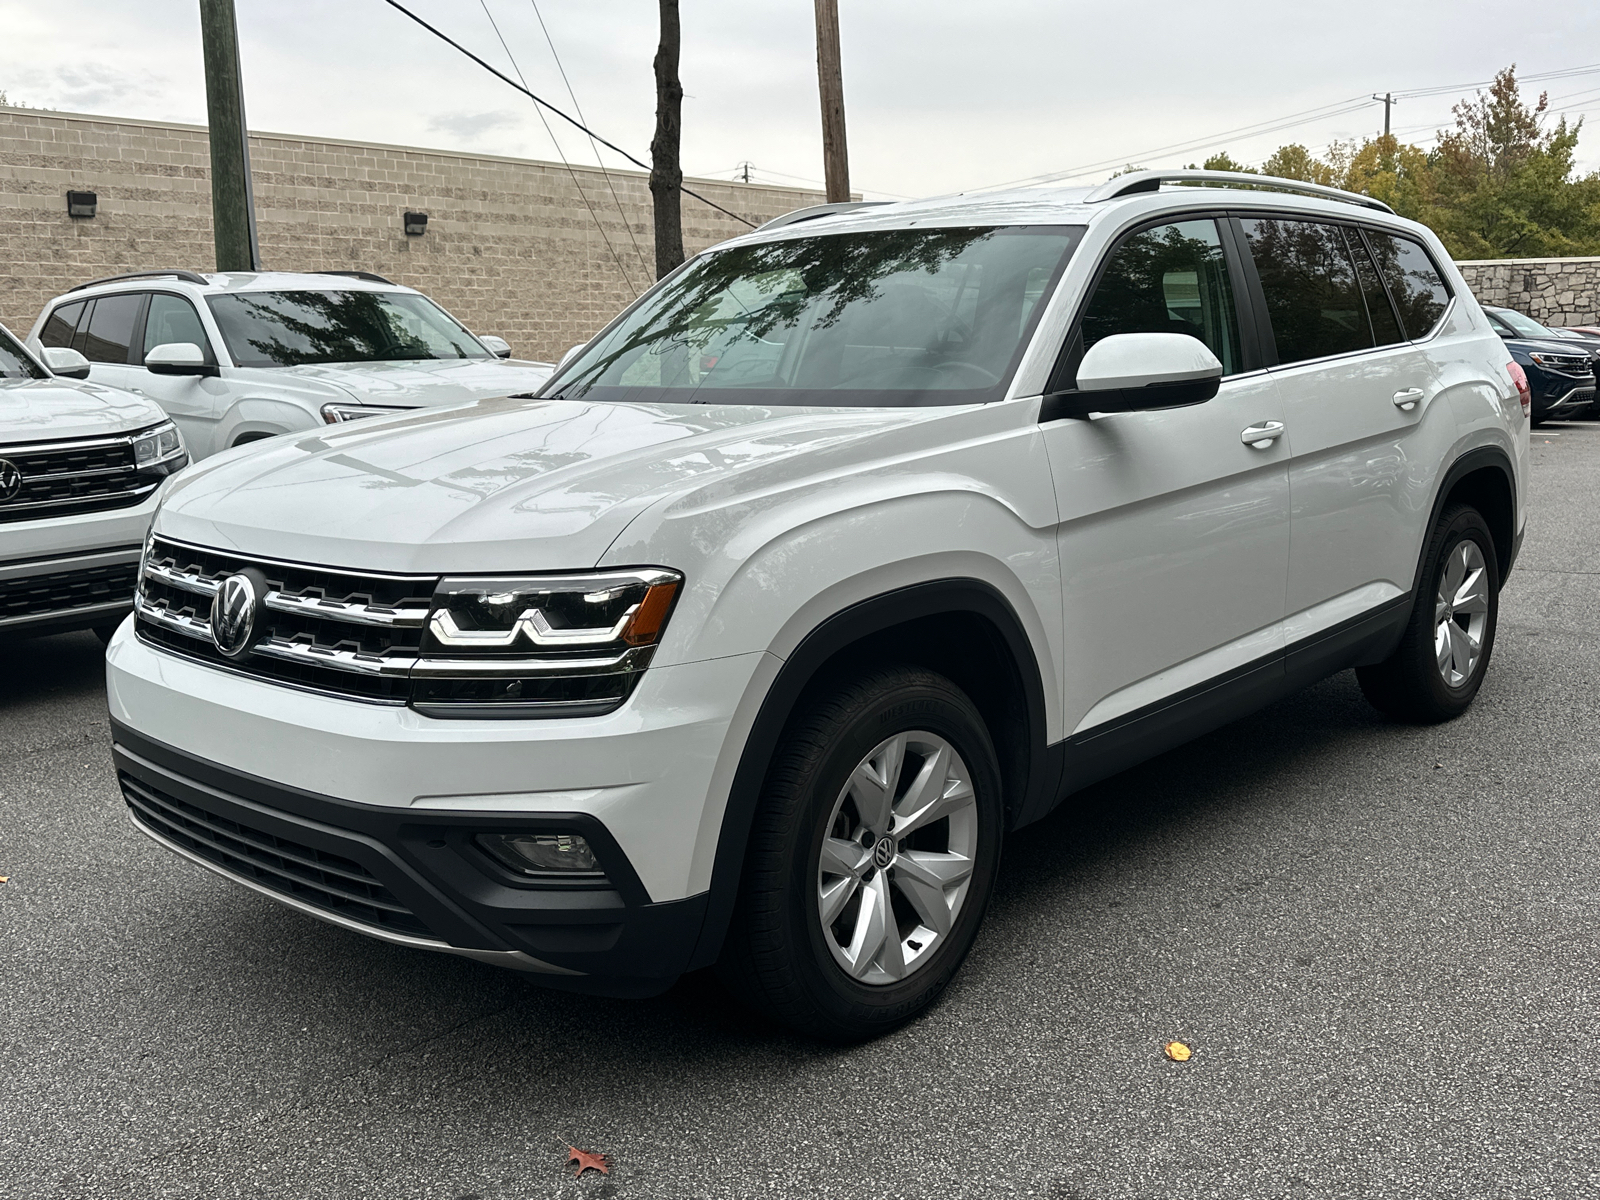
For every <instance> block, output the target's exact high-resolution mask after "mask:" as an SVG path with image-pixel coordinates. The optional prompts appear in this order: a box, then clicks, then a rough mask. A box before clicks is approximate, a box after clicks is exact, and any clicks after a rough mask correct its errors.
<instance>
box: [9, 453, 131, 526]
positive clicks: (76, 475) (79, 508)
mask: <svg viewBox="0 0 1600 1200" xmlns="http://www.w3.org/2000/svg"><path fill="white" fill-rule="evenodd" d="M141 432H142V431H141ZM136 436H137V435H135V434H119V435H117V436H115V437H91V438H79V439H75V440H68V441H56V442H32V443H29V442H21V443H16V442H13V443H10V444H8V445H4V446H0V459H5V460H6V461H7V462H9V463H11V464H12V465H13V466H15V467H16V468H17V470H18V471H19V472H20V473H21V475H22V485H21V487H20V489H19V490H18V491H17V492H16V494H15V495H13V496H12V497H11V498H10V499H9V500H0V522H10V521H26V520H29V519H31V518H34V517H37V516H44V515H50V516H55V515H63V516H66V515H72V514H74V513H80V512H102V511H105V510H107V509H117V508H128V507H130V506H132V505H135V504H138V503H140V502H141V501H142V500H144V499H145V498H146V497H148V496H149V495H150V494H151V493H152V492H154V491H155V490H156V488H157V487H159V486H160V483H161V481H160V480H159V479H155V478H151V477H149V476H147V475H142V474H140V472H139V467H138V464H137V463H136V462H135V461H134V456H133V443H134V438H135V437H136Z"/></svg>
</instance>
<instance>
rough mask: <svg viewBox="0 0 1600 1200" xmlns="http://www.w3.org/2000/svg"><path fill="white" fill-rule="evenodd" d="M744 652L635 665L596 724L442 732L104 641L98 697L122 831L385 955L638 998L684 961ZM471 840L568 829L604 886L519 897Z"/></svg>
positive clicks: (398, 715)
mask: <svg viewBox="0 0 1600 1200" xmlns="http://www.w3.org/2000/svg"><path fill="white" fill-rule="evenodd" d="M765 657H766V656H764V655H759V654H756V655H741V656H733V657H730V658H727V659H715V660H711V661H708V662H701V663H693V664H681V665H677V666H669V667H655V668H652V669H650V670H649V671H647V672H645V675H644V677H643V678H642V679H641V681H640V684H639V687H638V689H637V690H636V691H635V692H634V695H633V697H632V698H631V699H630V700H629V702H628V703H627V704H626V705H624V706H623V708H621V709H619V710H618V711H616V712H614V713H611V714H608V715H606V716H603V717H594V718H573V719H570V720H560V721H555V720H546V721H507V720H500V721H476V720H466V721H461V720H449V721H445V720H434V719H430V718H428V717H424V716H422V715H420V714H418V713H416V712H414V711H412V710H410V709H407V708H401V707H397V706H392V705H378V704H369V703H363V702H361V701H356V700H348V699H341V698H336V697H330V696H326V695H321V694H316V693H309V692H302V691H297V690H294V689H292V688H289V687H285V686H282V685H278V684H274V683H270V682H265V681H262V680H258V679H252V678H247V677H242V676H238V675H234V674H232V673H229V672H224V671H220V670H215V669H212V668H210V667H207V666H206V665H204V664H200V663H196V662H193V661H190V660H188V659H186V658H182V657H179V656H177V655H173V654H170V653H167V652H165V651H163V650H161V649H159V648H156V647H153V646H150V645H148V644H146V643H144V642H143V641H141V640H140V639H139V638H138V637H137V635H136V634H135V633H134V632H133V630H132V628H131V627H130V626H124V627H123V628H122V629H121V630H120V631H119V632H118V634H117V636H116V637H115V638H113V640H112V642H111V645H110V646H109V647H108V650H107V695H108V699H109V703H110V709H111V717H112V725H113V733H114V746H115V754H116V762H117V769H118V772H119V778H120V781H121V783H122V786H123V791H124V796H125V798H126V799H127V800H128V804H129V808H130V815H131V816H132V818H133V820H134V822H135V824H136V825H138V826H139V828H140V829H141V830H143V831H144V832H146V833H148V834H151V835H152V836H154V837H156V838H157V840H160V841H162V842H163V844H165V845H167V846H168V847H169V848H171V849H174V850H176V851H178V852H179V853H183V854H185V855H186V856H187V857H190V858H191V859H196V860H198V861H200V862H201V863H202V865H204V866H207V867H208V868H210V869H211V870H213V871H217V872H218V873H220V874H223V875H226V876H227V877H229V878H231V879H234V880H236V881H237V882H240V883H244V884H246V885H247V886H252V887H255V888H256V890H258V891H263V892H265V893H266V894H268V895H271V896H273V897H274V898H276V899H279V900H281V901H283V902H285V903H289V904H291V905H292V906H294V907H296V908H299V909H300V910H301V911H304V912H309V913H311V914H312V915H314V916H318V917H321V918H323V919H325V920H331V921H333V922H334V923H336V924H341V925H344V926H346V927H347V928H353V929H357V930H359V931H360V932H363V933H367V934H370V935H372V936H375V937H380V938H384V939H386V940H388V941H391V942H397V943H398V944H401V945H408V946H416V947H419V948H423V949H432V950H442V951H447V952H451V953H458V954H466V955H467V956H469V957H473V958H478V959H482V960H485V961H490V962H496V963H499V964H501V965H506V966H514V967H518V968H520V969H524V970H528V971H533V972H538V973H539V975H540V978H541V981H542V982H547V983H550V984H552V985H554V986H558V987H568V988H577V989H582V990H588V991H599V992H605V993H608V994H627V995H643V994H649V993H651V992H654V991H659V990H661V989H662V988H664V987H666V986H668V985H669V984H670V983H671V981H672V979H674V978H676V977H677V975H679V974H681V973H682V972H683V971H684V970H685V969H687V967H688V964H689V962H690V958H691V954H692V952H693V951H694V948H695V942H696V940H697V938H698V936H699V933H700V926H701V923H702V917H703V915H704V912H705V908H706V902H707V888H708V886H709V880H710V867H711V862H712V860H713V858H714V855H715V849H716V844H715V842H716V835H717V832H718V831H719V830H720V827H721V816H722V800H721V799H720V797H721V796H723V795H725V792H726V783H725V782H723V781H724V780H725V779H726V778H727V777H728V776H730V775H731V770H732V768H731V766H728V767H726V768H724V767H723V766H722V764H723V760H724V759H725V758H727V757H728V756H729V755H730V754H731V755H732V757H733V758H734V759H736V758H737V753H736V749H735V750H730V749H729V748H728V747H727V746H726V745H725V743H727V741H728V731H729V727H730V720H731V717H732V714H733V710H734V708H735V707H736V706H737V705H738V703H739V701H740V697H741V696H743V694H744V693H745V691H746V688H747V686H748V685H749V684H750V681H751V679H752V676H753V672H754V671H755V670H756V668H757V667H758V666H759V665H760V663H761V660H763V659H764V658H765ZM493 832H508V833H509V832H557V833H559V832H575V833H581V834H582V835H583V836H584V837H585V838H587V839H588V840H589V842H590V844H591V846H592V847H594V849H595V853H596V856H597V857H598V858H599V859H600V865H601V867H602V868H603V869H604V870H605V872H606V877H607V880H606V884H604V885H600V886H594V885H589V886H583V885H578V884H575V883H567V882H565V881H562V882H561V883H559V884H557V885H555V886H545V887H537V886H529V881H527V880H518V879H515V878H512V877H510V876H509V875H508V874H507V873H505V872H503V871H502V870H501V869H500V868H499V867H498V866H497V865H496V864H494V863H493V861H492V860H491V859H490V858H489V857H488V856H487V855H485V854H484V853H483V852H482V851H481V850H480V849H479V848H478V847H477V846H476V845H475V843H474V841H473V839H474V837H475V835H477V834H479V833H493ZM327 856H331V857H327ZM280 860H281V861H280ZM329 864H331V867H330V865H329ZM330 870H331V874H327V873H328V872H329V871H330ZM308 871H309V872H311V874H310V875H308V874H307V872H308ZM319 872H320V873H322V874H318V873H319ZM325 874H326V875H327V877H326V878H325V877H324V875H325Z"/></svg>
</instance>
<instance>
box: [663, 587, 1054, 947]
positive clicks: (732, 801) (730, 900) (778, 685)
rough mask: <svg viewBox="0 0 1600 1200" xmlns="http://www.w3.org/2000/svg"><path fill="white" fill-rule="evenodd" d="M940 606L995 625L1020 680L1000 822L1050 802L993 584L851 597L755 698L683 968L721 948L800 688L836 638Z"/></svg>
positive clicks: (1041, 733)
mask: <svg viewBox="0 0 1600 1200" xmlns="http://www.w3.org/2000/svg"><path fill="white" fill-rule="evenodd" d="M945 615H972V616H977V617H980V618H983V619H985V620H987V621H988V622H989V624H990V625H992V626H993V627H994V629H995V630H996V632H998V633H999V635H1000V637H1001V639H1002V641H1003V643H1004V645H1005V649H1006V651H1007V652H1008V653H1009V655H1010V657H1011V660H1012V665H1013V667H1014V669H1015V671H1016V676H1017V682H1019V683H1020V685H1021V689H1022V692H1023V706H1022V707H1023V713H1024V723H1025V725H1026V729H1025V730H1024V732H1023V737H1024V743H1023V744H1024V745H1025V746H1026V748H1027V754H1026V757H1027V762H1026V768H1025V770H1026V775H1025V782H1023V784H1022V786H1021V788H1020V789H1017V790H1019V791H1020V794H1018V795H1010V796H1007V797H1006V800H1007V804H1006V811H1007V825H1008V827H1015V825H1016V824H1017V823H1018V818H1019V817H1020V816H1022V815H1024V814H1027V813H1031V812H1037V811H1039V810H1040V809H1041V808H1045V807H1048V806H1049V804H1050V803H1051V801H1052V800H1053V799H1054V797H1055V794H1056V791H1057V785H1058V783H1059V775H1060V765H1061V764H1060V756H1059V755H1055V754H1052V753H1050V749H1049V747H1048V746H1047V745H1046V742H1045V737H1046V730H1045V696H1044V682H1043V678H1042V676H1041V674H1040V671H1039V662H1038V657H1037V656H1036V655H1035V654H1034V650H1033V643H1032V642H1031V641H1030V640H1029V638H1028V635H1027V631H1026V630H1025V629H1024V627H1023V624H1022V620H1021V618H1020V617H1018V616H1017V613H1016V610H1015V609H1014V608H1013V607H1012V605H1011V602H1010V601H1009V600H1007V599H1006V598H1005V596H1004V595H1003V594H1002V593H1001V592H1000V590H999V589H998V588H996V587H994V585H992V584H989V583H985V582H984V581H982V580H979V579H970V578H949V579H937V580H930V581H927V582H924V583H917V584H911V585H909V586H907V587H903V588H897V589H895V590H894V591H891V592H885V593H883V594H881V595H878V596H873V597H870V598H869V599H866V600H861V601H858V602H857V603H855V604H853V605H851V606H850V607H848V608H845V609H843V610H841V611H839V612H837V613H835V614H834V615H833V616H831V617H829V618H827V619H826V620H825V621H823V622H822V623H821V624H820V625H818V626H817V627H816V628H815V629H813V630H812V631H811V632H810V633H808V634H807V635H806V636H805V637H804V638H803V639H802V640H801V642H800V644H799V645H798V646H796V647H795V649H794V652H793V653H792V654H790V655H789V656H788V658H787V659H785V660H784V664H783V666H782V667H781V668H779V670H778V674H777V676H776V678H775V679H774V680H773V681H772V684H771V685H770V686H769V687H768V688H767V694H766V696H765V697H764V698H763V699H762V702H761V707H760V709H759V710H758V712H757V714H756V718H755V721H754V723H753V724H752V725H751V727H750V733H749V735H748V736H747V737H746V738H745V743H744V748H743V750H742V752H741V754H740V758H739V766H738V768H737V770H736V771H735V772H734V777H733V783H732V785H731V786H730V788H729V790H728V801H727V806H726V807H725V808H724V810H723V814H722V828H721V831H720V833H719V836H718V838H717V850H716V857H715V858H714V860H713V863H712V868H711V888H710V903H709V904H708V906H707V909H706V917H705V924H704V926H703V927H702V929H701V933H700V940H699V943H698V945H697V946H696V948H695V952H694V956H693V958H692V959H691V962H690V969H691V970H693V969H695V968H699V967H708V966H711V965H712V964H713V963H715V962H716V961H717V959H718V957H719V956H720V954H721V951H722V942H723V938H724V937H725V936H726V934H727V931H728V925H729V922H730V921H731V919H732V916H733V907H734V902H735V899H736V897H737V895H738V891H739V880H740V876H741V875H742V873H743V869H744V858H745V848H746V845H747V842H748V840H749V836H750V828H751V825H752V823H753V821H754V818H755V813H756V808H757V805H758V804H759V802H760V797H761V787H762V784H763V783H764V782H765V780H766V774H767V769H768V767H769V765H770V763H771V761H772V756H773V753H774V752H775V751H776V749H777V746H778V742H779V739H780V738H781V737H782V736H783V731H784V729H785V727H786V726H787V725H788V723H789V720H790V718H791V717H792V716H793V715H794V713H795V710H796V708H797V707H798V705H799V703H800V701H801V698H802V696H803V695H804V694H805V692H806V690H807V688H808V687H809V686H810V685H811V684H812V683H813V682H814V681H815V680H816V679H817V677H818V675H819V673H820V672H822V670H823V668H824V667H825V666H826V664H827V663H828V662H829V661H830V660H831V659H832V658H833V657H834V656H835V655H836V654H838V653H839V652H840V651H841V650H843V649H844V648H845V647H847V646H849V645H852V644H853V643H855V642H859V641H861V640H862V639H864V638H868V637H871V636H872V635H873V634H875V633H883V632H885V631H888V630H891V629H893V628H895V627H896V626H900V625H905V624H907V623H909V622H911V621H916V620H918V619H921V618H926V617H937V616H945Z"/></svg>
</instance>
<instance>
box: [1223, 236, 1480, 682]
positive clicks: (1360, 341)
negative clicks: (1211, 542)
mask: <svg viewBox="0 0 1600 1200" xmlns="http://www.w3.org/2000/svg"><path fill="white" fill-rule="evenodd" d="M1239 228H1240V231H1241V234H1242V237H1243V241H1244V243H1245V244H1246V245H1247V246H1248V247H1249V250H1250V257H1251V265H1252V268H1253V272H1254V276H1255V278H1254V279H1253V280H1252V281H1251V282H1252V285H1253V286H1256V285H1258V286H1259V289H1260V290H1259V293H1258V297H1259V303H1258V304H1257V305H1256V306H1255V307H1256V309H1257V311H1259V312H1261V313H1262V314H1263V315H1264V316H1265V317H1266V319H1267V323H1268V324H1267V327H1266V328H1264V329H1262V330H1261V336H1262V340H1263V343H1264V345H1266V346H1267V347H1268V350H1269V353H1270V354H1272V355H1273V357H1274V358H1275V360H1276V361H1275V363H1274V365H1273V367H1272V374H1273V376H1274V378H1275V379H1276V380H1277V383H1278V386H1279V388H1280V389H1281V392H1282V402H1283V411H1284V421H1285V423H1286V424H1287V426H1288V436H1289V442H1290V445H1291V447H1292V449H1293V452H1294V454H1293V459H1292V460H1291V463H1290V470H1289V491H1290V495H1291V497H1292V498H1293V502H1294V515H1293V518H1292V520H1291V523H1290V536H1289V587H1288V599H1287V608H1288V620H1287V624H1286V638H1287V642H1288V644H1289V646H1290V647H1291V649H1304V648H1306V647H1309V646H1313V645H1315V644H1317V643H1319V642H1326V640H1327V639H1329V638H1330V637H1334V636H1336V635H1338V634H1340V633H1341V632H1342V631H1349V630H1351V629H1352V628H1357V631H1358V632H1359V629H1358V626H1359V623H1360V622H1361V620H1362V619H1363V618H1364V617H1365V618H1368V619H1370V618H1372V616H1373V614H1374V613H1375V611H1376V610H1380V609H1384V608H1385V607H1386V606H1394V607H1401V606H1404V605H1405V604H1406V603H1407V598H1408V596H1409V593H1410V590H1411V587H1412V582H1413V576H1414V575H1415V572H1416V567H1417V558H1418V552H1419V547H1420V545H1421V540H1422V535H1423V532H1424V526H1425V524H1426V522H1427V520H1428V519H1429V513H1430V509H1431V502H1432V496H1433V488H1434V482H1435V479H1436V476H1437V472H1438V469H1439V466H1440V464H1441V463H1442V462H1443V460H1444V457H1445V454H1446V452H1447V450H1448V447H1449V445H1450V444H1451V443H1452V442H1453V441H1454V438H1455V421H1454V416H1453V414H1452V412H1451V410H1450V406H1449V404H1448V403H1440V402H1439V398H1440V393H1441V392H1442V390H1443V388H1444V387H1445V386H1446V383H1447V380H1446V378H1445V376H1444V374H1443V373H1442V372H1441V370H1440V366H1439V364H1438V363H1437V362H1436V361H1435V355H1434V351H1433V348H1432V347H1431V346H1430V345H1429V344H1428V342H1427V338H1428V336H1429V335H1430V334H1431V333H1432V332H1433V330H1434V328H1435V327H1436V326H1437V324H1438V321H1439V318H1440V317H1441V316H1442V315H1443V312H1444V307H1445V305H1446V304H1447V303H1448V294H1447V293H1446V292H1445V290H1444V283H1443V280H1442V278H1441V277H1440V275H1439V273H1438V272H1437V270H1436V269H1434V268H1433V267H1432V266H1431V262H1430V261H1429V260H1428V258H1427V255H1426V252H1424V251H1422V248H1421V246H1420V245H1418V244H1417V243H1414V242H1410V241H1409V240H1408V239H1398V240H1397V239H1395V238H1393V237H1392V236H1391V235H1388V234H1386V233H1374V234H1373V237H1375V238H1377V239H1379V241H1380V244H1381V246H1382V247H1383V249H1382V251H1381V253H1380V254H1379V255H1378V256H1377V257H1376V258H1375V256H1374V253H1373V249H1372V245H1371V243H1370V241H1369V234H1368V232H1367V231H1366V230H1364V229H1363V228H1362V227H1361V226H1360V225H1359V224H1357V223H1355V222H1349V223H1343V222H1335V221H1327V220H1320V219H1318V220H1308V219H1305V218H1303V217H1289V216H1284V217H1277V216H1262V215H1251V214H1240V222H1239ZM1398 242H1403V243H1404V245H1399V244H1398ZM1414 252H1415V253H1414ZM1419 254H1420V257H1421V261H1420V262H1419V261H1418V260H1417V255H1419ZM1386 275H1387V276H1389V277H1390V278H1392V279H1393V280H1394V281H1395V282H1396V283H1399V284H1403V285H1404V286H1405V287H1406V289H1407V290H1406V293H1405V299H1404V300H1403V302H1402V305H1401V306H1397V305H1396V303H1395V302H1394V301H1393V300H1391V298H1390V289H1389V288H1388V287H1386V286H1385V276H1386ZM1402 306H1403V307H1404V309H1405V311H1404V313H1403V314H1402V312H1401V311H1397V308H1400V307H1402ZM1402 315H1403V316H1404V323H1402ZM1408 334H1413V336H1408ZM1291 666H1293V663H1291Z"/></svg>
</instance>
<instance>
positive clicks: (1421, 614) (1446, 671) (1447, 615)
mask: <svg viewBox="0 0 1600 1200" xmlns="http://www.w3.org/2000/svg"><path fill="white" fill-rule="evenodd" d="M1499 615H1500V565H1499V560H1498V559H1497V558H1496V557H1495V548H1494V537H1493V535H1491V534H1490V532H1489V526H1488V523H1487V522H1486V521H1484V519H1483V516H1482V514H1481V513H1479V512H1478V510H1477V509H1475V508H1472V507H1471V506H1470V505H1466V504H1452V505H1450V506H1449V507H1447V508H1446V509H1445V511H1444V512H1443V513H1442V514H1441V515H1440V517H1439V523H1438V524H1437V525H1436V526H1434V530H1433V534H1432V535H1431V536H1430V537H1429V539H1428V546H1427V551H1426V556H1425V558H1424V560H1423V570H1422V587H1421V590H1420V591H1419V592H1418V594H1417V598H1416V601H1415V603H1414V604H1413V606H1412V610H1411V620H1410V621H1409V622H1408V623H1407V625H1406V631H1405V635H1404V636H1403V637H1402V638H1401V639H1400V645H1399V647H1398V648H1397V649H1396V650H1395V652H1394V653H1393V654H1392V655H1390V656H1389V657H1388V658H1387V659H1386V660H1384V661H1383V662H1381V663H1379V664H1377V665H1376V666H1371V667H1358V668H1356V679H1357V680H1358V681H1359V682H1360V684H1361V691H1362V694H1363V695H1365V696H1366V698H1367V700H1368V701H1369V702H1370V703H1371V704H1372V706H1373V707H1374V708H1376V709H1377V710H1378V711H1379V712H1381V713H1384V714H1385V715H1387V716H1389V717H1392V718H1394V719H1395V720H1397V721H1407V722H1412V723H1416V724H1435V723H1437V722H1439V721H1448V720H1450V719H1451V718H1452V717H1458V716H1460V715H1461V714H1462V713H1464V712H1465V711H1466V710H1467V708H1468V706H1470V705H1471V704H1472V701H1473V698H1474V697H1475V696H1476V695H1477V694H1478V688H1479V686H1480V685H1481V684H1482V683H1483V675H1484V672H1485V671H1487V670H1488V668H1489V657H1490V655H1491V654H1492V653H1493V651H1494V635H1495V626H1496V624H1497V622H1498V620H1499Z"/></svg>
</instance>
